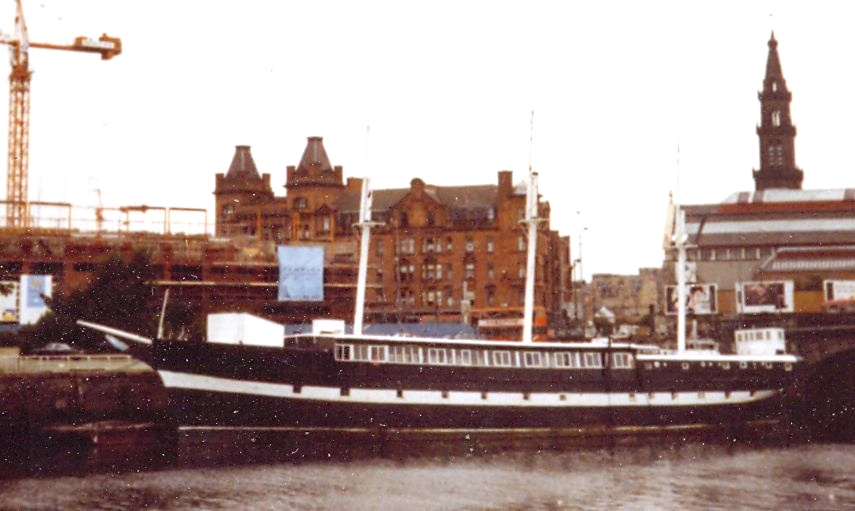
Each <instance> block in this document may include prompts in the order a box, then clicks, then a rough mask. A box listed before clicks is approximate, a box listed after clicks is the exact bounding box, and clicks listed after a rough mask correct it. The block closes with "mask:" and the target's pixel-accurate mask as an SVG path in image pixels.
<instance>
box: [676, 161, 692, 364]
mask: <svg viewBox="0 0 855 511" xmlns="http://www.w3.org/2000/svg"><path fill="white" fill-rule="evenodd" d="M674 202H675V203H676V204H674V210H675V215H674V247H675V248H676V249H677V352H678V353H683V352H685V351H686V241H687V240H688V239H689V235H688V234H687V233H686V212H685V211H683V208H681V207H680V144H677V197H676V200H675V201H674Z"/></svg>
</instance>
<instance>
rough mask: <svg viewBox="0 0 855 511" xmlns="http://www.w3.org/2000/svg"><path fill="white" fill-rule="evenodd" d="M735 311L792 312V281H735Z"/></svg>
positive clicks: (753, 312)
mask: <svg viewBox="0 0 855 511" xmlns="http://www.w3.org/2000/svg"><path fill="white" fill-rule="evenodd" d="M735 287H736V312H739V313H744V314H760V313H763V312H793V281H792V280H783V281H757V282H737V283H736V284H735Z"/></svg>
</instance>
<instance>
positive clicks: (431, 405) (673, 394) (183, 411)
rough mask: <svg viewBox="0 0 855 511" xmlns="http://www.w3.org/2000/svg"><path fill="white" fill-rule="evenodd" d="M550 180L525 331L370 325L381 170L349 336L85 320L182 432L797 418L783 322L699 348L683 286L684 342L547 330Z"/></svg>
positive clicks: (531, 211)
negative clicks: (183, 331) (370, 263)
mask: <svg viewBox="0 0 855 511" xmlns="http://www.w3.org/2000/svg"><path fill="white" fill-rule="evenodd" d="M537 177H538V176H537V173H536V172H533V171H532V170H531V168H529V175H528V180H527V192H526V193H527V197H526V210H525V215H524V219H523V220H522V223H523V224H524V226H525V228H526V229H527V233H528V240H529V242H528V246H527V250H528V254H527V257H528V259H527V271H526V283H525V295H524V296H525V299H524V314H523V318H524V322H523V328H522V332H521V338H520V339H516V340H483V339H439V338H427V337H409V336H401V335H372V334H367V333H365V332H363V325H362V319H363V318H362V317H363V297H364V293H365V282H366V268H367V262H366V261H367V258H366V255H367V251H368V240H369V236H370V230H371V227H372V225H373V224H372V221H371V194H370V192H369V180H368V179H367V178H365V179H364V180H363V188H362V198H361V208H360V216H359V224H357V225H358V226H360V228H361V229H362V237H361V250H360V259H359V272H358V283H357V296H356V306H355V314H354V318H353V327H352V330H351V331H350V332H348V331H347V330H346V328H345V324H344V321H343V320H329V319H327V320H316V321H315V322H314V324H313V328H312V331H311V332H308V333H301V334H289V335H285V333H284V328H283V327H282V325H277V324H274V323H273V322H269V321H267V320H264V319H261V318H257V317H253V316H249V315H247V314H236V315H231V316H229V315H228V314H224V315H220V316H217V315H212V316H210V317H209V322H210V321H219V322H226V323H228V324H231V325H232V326H233V328H232V332H233V333H232V335H226V336H224V337H218V338H209V339H207V340H205V341H189V340H181V339H171V338H161V337H162V336H161V335H157V336H156V337H155V338H153V339H152V338H148V337H145V336H141V335H138V334H134V333H131V332H126V331H123V330H121V329H117V328H114V327H111V326H108V325H100V324H96V323H91V322H87V321H85V320H81V321H79V324H81V325H83V326H86V327H89V328H94V329H96V330H100V331H101V332H103V333H104V334H105V335H107V337H108V338H109V339H112V340H113V342H114V343H116V344H120V343H123V342H126V343H127V344H128V345H129V346H131V348H132V350H133V352H134V353H136V354H138V355H137V356H139V357H140V358H143V359H144V360H145V361H146V362H148V363H149V364H150V365H152V367H153V368H154V369H156V370H157V372H158V373H159V374H160V377H161V379H162V381H163V384H164V386H165V388H166V389H167V391H168V394H169V398H170V403H171V405H170V406H171V411H172V413H173V416H174V418H175V420H176V421H177V422H178V424H180V425H182V426H197V427H257V428H337V429H341V430H352V429H354V428H357V429H364V428H370V429H384V428H388V429H390V430H409V431H419V430H421V431H440V430H441V431H485V430H490V431H508V432H510V431H514V432H519V431H531V430H548V431H571V430H572V431H578V432H584V431H600V432H602V431H606V432H609V431H626V430H634V431H639V430H641V431H644V430H649V431H668V430H670V431H673V430H675V429H680V428H684V429H693V428H705V427H727V428H737V427H741V426H747V425H750V424H765V423H768V422H769V421H772V422H774V421H780V420H781V419H782V418H785V417H786V402H787V396H788V393H789V392H790V390H791V389H792V388H793V385H794V383H795V382H796V381H797V379H798V375H799V372H800V369H801V367H802V359H801V358H800V357H798V356H797V355H795V354H791V353H787V351H786V341H785V338H784V331H783V330H782V329H779V328H766V329H758V330H745V331H737V332H736V335H737V338H736V342H735V346H736V350H735V353H721V352H719V351H718V350H717V349H691V345H689V346H688V347H687V343H686V339H685V303H684V302H685V295H684V294H683V293H685V290H684V287H685V286H684V285H683V282H680V285H679V286H678V287H679V289H678V293H680V296H679V299H680V303H679V305H680V321H678V339H677V348H676V349H663V348H661V347H659V346H654V345H647V344H643V343H636V342H629V341H628V340H618V339H610V338H601V339H593V340H590V341H587V340H586V341H583V342H579V341H566V342H562V341H560V340H548V341H540V340H535V339H533V338H532V330H533V328H532V324H533V323H532V318H533V310H534V278H533V275H534V269H535V259H534V257H535V246H534V245H535V240H536V233H537V225H538V223H539V218H538V192H537ZM676 211H677V221H676V223H675V225H677V226H678V228H675V236H674V246H675V247H676V248H677V249H678V251H680V254H681V256H680V262H683V261H685V239H686V237H685V235H684V234H682V231H681V229H680V228H679V226H681V225H682V223H681V222H680V221H679V219H680V218H683V217H682V215H681V214H680V211H679V207H677V208H676ZM683 229H684V228H683ZM678 273H681V272H678ZM681 278H683V277H681ZM683 280H684V278H683Z"/></svg>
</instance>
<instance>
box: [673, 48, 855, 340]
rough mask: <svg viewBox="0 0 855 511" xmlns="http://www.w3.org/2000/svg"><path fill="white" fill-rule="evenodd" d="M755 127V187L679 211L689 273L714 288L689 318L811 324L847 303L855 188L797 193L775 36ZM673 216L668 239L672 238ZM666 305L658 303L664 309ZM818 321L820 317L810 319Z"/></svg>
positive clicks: (852, 275)
mask: <svg viewBox="0 0 855 511" xmlns="http://www.w3.org/2000/svg"><path fill="white" fill-rule="evenodd" d="M768 47H769V53H768V58H767V65H766V74H765V77H764V80H763V90H762V91H761V92H760V93H759V100H760V105H761V121H760V125H759V126H758V128H757V135H758V138H759V148H760V168H759V169H757V170H755V171H754V172H753V177H754V181H755V189H754V190H753V191H750V192H736V193H733V194H732V195H731V196H729V197H727V198H726V199H725V200H724V201H722V202H721V203H717V204H700V205H685V206H682V209H683V210H684V211H685V214H686V230H687V233H688V243H689V246H690V248H689V249H688V252H687V256H688V265H689V267H690V270H691V271H689V273H690V274H691V275H693V276H694V282H695V285H698V286H715V288H709V287H707V288H706V289H707V290H710V289H712V292H714V293H715V298H716V299H715V303H714V304H713V305H714V306H713V310H712V311H706V312H704V313H702V314H699V315H698V316H697V318H696V319H698V320H699V321H702V322H709V323H715V322H716V321H720V320H722V319H726V318H739V321H742V323H743V324H746V323H748V324H750V323H752V322H773V321H774V322H778V323H780V322H781V321H784V322H787V321H789V322H791V323H792V325H799V324H804V325H808V324H815V323H816V322H817V321H821V320H822V318H820V317H819V316H822V315H824V314H825V313H826V312H831V308H830V306H831V305H835V306H839V305H840V302H841V300H843V301H849V302H852V301H853V300H855V190H852V189H848V188H846V189H832V190H804V189H802V179H803V172H802V170H801V169H799V168H798V167H797V166H796V161H795V136H796V128H795V126H794V125H793V123H792V119H791V118H790V102H791V99H792V95H791V93H790V91H789V90H788V89H787V85H786V81H785V80H784V76H783V72H782V68H781V61H780V58H779V55H778V42H777V41H776V39H775V37H774V34H772V37H771V39H770V40H769V44H768ZM674 228H675V222H674V215H671V216H670V217H669V219H668V223H667V226H666V239H673V233H674ZM665 249H666V255H665V262H664V267H663V270H664V271H663V275H664V276H665V278H666V282H667V284H671V285H673V284H675V277H674V275H675V271H674V264H675V260H676V253H675V252H674V251H673V247H672V246H670V245H669V243H667V242H666V246H665ZM663 307H664V304H663ZM818 315H819V316H818Z"/></svg>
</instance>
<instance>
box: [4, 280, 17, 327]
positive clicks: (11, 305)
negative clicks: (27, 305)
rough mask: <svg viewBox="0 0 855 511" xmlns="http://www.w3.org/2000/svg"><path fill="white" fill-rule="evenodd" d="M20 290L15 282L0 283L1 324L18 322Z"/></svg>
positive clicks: (5, 281)
mask: <svg viewBox="0 0 855 511" xmlns="http://www.w3.org/2000/svg"><path fill="white" fill-rule="evenodd" d="M18 289H19V286H18V283H17V282H15V281H13V280H4V281H1V282H0V323H17V322H18ZM4 291H5V293H4Z"/></svg>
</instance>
